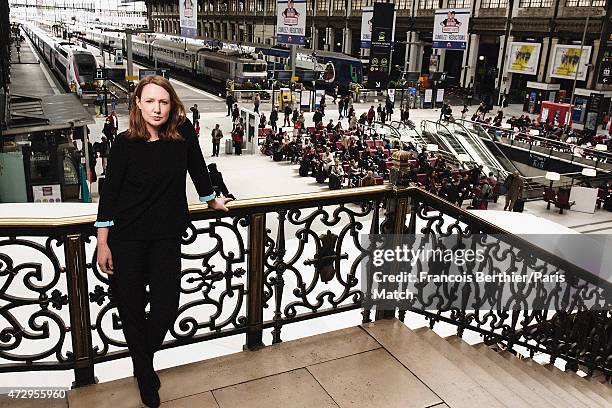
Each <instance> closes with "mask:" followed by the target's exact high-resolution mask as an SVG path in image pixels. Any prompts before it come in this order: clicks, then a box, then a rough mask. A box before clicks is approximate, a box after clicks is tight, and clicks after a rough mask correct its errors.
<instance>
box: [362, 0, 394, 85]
mask: <svg viewBox="0 0 612 408" xmlns="http://www.w3.org/2000/svg"><path fill="white" fill-rule="evenodd" d="M394 23H395V4H393V3H374V14H373V16H372V41H371V43H370V70H369V71H368V88H369V89H377V90H382V89H387V83H388V82H389V69H390V67H391V47H392V44H393V29H394V25H395V24H394Z"/></svg>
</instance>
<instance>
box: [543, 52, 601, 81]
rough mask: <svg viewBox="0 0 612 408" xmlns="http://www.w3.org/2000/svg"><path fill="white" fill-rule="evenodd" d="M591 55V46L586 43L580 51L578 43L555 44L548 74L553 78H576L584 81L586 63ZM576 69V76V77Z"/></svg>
mask: <svg viewBox="0 0 612 408" xmlns="http://www.w3.org/2000/svg"><path fill="white" fill-rule="evenodd" d="M590 57H591V46H590V45H587V46H585V47H583V48H582V53H581V51H580V46H579V45H559V44H557V45H556V46H555V50H554V53H553V59H552V64H551V66H550V76H551V77H555V78H565V79H574V78H576V79H578V80H579V81H584V80H585V79H586V75H587V64H588V63H589V58H590ZM576 71H578V76H577V77H576Z"/></svg>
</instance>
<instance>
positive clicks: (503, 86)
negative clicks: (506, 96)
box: [495, 35, 514, 93]
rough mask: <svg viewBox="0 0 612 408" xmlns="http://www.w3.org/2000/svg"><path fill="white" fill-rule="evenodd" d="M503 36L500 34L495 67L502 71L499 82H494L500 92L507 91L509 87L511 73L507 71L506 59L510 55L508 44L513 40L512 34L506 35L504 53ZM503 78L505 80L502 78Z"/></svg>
mask: <svg viewBox="0 0 612 408" xmlns="http://www.w3.org/2000/svg"><path fill="white" fill-rule="evenodd" d="M504 37H505V35H502V36H501V37H500V41H501V43H500V44H499V55H498V58H497V69H498V70H499V72H501V73H502V75H501V83H500V84H498V83H496V84H495V87H496V88H497V89H499V92H500V93H503V92H504V91H505V92H506V93H508V91H509V88H510V76H511V75H512V74H510V73H508V63H507V62H508V59H509V57H510V45H511V44H512V41H514V36H512V35H510V36H508V43H507V44H506V52H505V53H504V49H503V48H504ZM502 55H504V56H505V58H504V60H502ZM504 79H505V80H504ZM495 80H496V81H498V80H499V76H498V77H497V78H496V79H495Z"/></svg>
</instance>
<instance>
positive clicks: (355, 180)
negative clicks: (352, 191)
mask: <svg viewBox="0 0 612 408" xmlns="http://www.w3.org/2000/svg"><path fill="white" fill-rule="evenodd" d="M360 178H361V169H360V168H359V165H358V164H357V161H356V160H355V159H353V160H351V165H350V167H349V186H351V187H355V186H357V185H358V184H359V179H360Z"/></svg>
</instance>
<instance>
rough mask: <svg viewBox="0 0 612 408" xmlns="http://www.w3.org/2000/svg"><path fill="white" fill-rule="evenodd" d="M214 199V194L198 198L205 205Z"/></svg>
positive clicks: (215, 196)
mask: <svg viewBox="0 0 612 408" xmlns="http://www.w3.org/2000/svg"><path fill="white" fill-rule="evenodd" d="M215 198H217V195H216V194H215V193H212V194H209V195H207V196H204V197H200V201H201V202H203V203H205V202H207V201H210V200H214V199H215ZM111 222H112V221H111Z"/></svg>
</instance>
